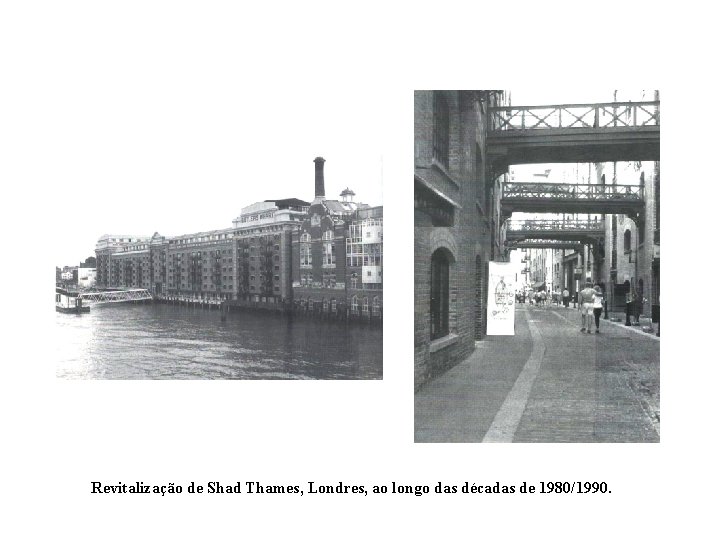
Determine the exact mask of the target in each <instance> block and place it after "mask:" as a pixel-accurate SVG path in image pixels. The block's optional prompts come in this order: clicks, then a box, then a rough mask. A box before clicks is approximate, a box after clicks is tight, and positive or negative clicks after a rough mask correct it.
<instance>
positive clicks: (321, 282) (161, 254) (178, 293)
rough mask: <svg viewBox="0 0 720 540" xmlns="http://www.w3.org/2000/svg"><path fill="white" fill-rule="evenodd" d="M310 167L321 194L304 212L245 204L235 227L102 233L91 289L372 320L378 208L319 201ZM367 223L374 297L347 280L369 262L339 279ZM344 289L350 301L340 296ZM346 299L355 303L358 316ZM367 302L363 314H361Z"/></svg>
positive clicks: (284, 205)
mask: <svg viewBox="0 0 720 540" xmlns="http://www.w3.org/2000/svg"><path fill="white" fill-rule="evenodd" d="M318 160H321V162H320V163H321V164H322V162H324V160H323V159H322V158H317V159H316V160H315V161H316V193H317V191H318V189H320V190H321V191H322V193H323V195H322V197H321V198H319V199H318V197H317V196H316V200H315V201H313V204H312V205H311V204H310V203H307V202H305V201H301V200H299V199H279V200H267V201H263V202H258V203H254V204H252V205H249V206H247V207H244V208H243V209H242V211H241V213H240V215H239V216H238V217H237V218H236V219H235V220H233V227H230V228H226V229H218V230H213V231H206V232H200V233H192V234H186V235H181V236H176V237H164V236H161V235H160V234H158V233H155V234H154V235H153V236H151V237H132V236H127V235H104V236H102V237H101V238H100V239H99V240H98V243H97V245H96V250H95V253H96V259H97V261H98V262H97V268H98V272H97V273H98V279H97V287H98V288H105V289H114V288H125V289H128V288H143V289H148V290H149V291H150V292H151V293H152V294H153V295H154V296H155V297H156V298H158V299H162V300H172V301H174V300H178V301H182V302H193V303H202V304H207V303H213V304H217V303H220V302H224V303H225V304H226V305H229V306H242V307H255V308H265V309H277V310H283V311H290V310H293V309H294V310H296V311H302V312H305V313H308V312H310V314H313V315H326V316H334V317H338V318H347V317H348V316H350V317H351V318H352V317H353V316H355V315H357V317H358V318H361V317H362V316H363V315H365V316H366V318H368V319H377V320H380V319H381V317H382V284H381V277H380V276H381V275H382V270H381V264H382V263H381V257H382V207H378V208H370V207H369V206H368V205H366V204H361V203H355V202H352V200H351V199H352V198H351V197H350V200H347V199H348V197H349V194H352V195H354V193H352V192H351V191H350V190H349V189H347V190H345V191H344V192H343V194H342V195H343V201H334V200H326V199H325V197H324V185H321V186H320V187H318V183H317V182H318V180H319V181H320V183H321V184H324V178H323V176H322V166H321V167H320V170H319V177H318V174H317V172H318V169H317V165H318ZM369 216H372V219H371V218H370V217H369ZM378 216H379V217H378ZM368 219H371V220H372V221H373V223H379V224H380V229H379V231H380V232H379V237H378V235H377V233H376V234H375V236H374V238H375V240H374V242H375V243H376V244H377V243H378V242H379V245H377V246H376V248H377V249H375V250H374V251H375V252H378V253H379V256H378V257H375V259H377V261H375V259H373V261H374V262H377V266H375V267H373V268H371V269H370V270H371V271H372V272H374V275H375V279H376V282H375V283H374V284H373V285H375V288H374V290H373V291H372V293H373V294H372V295H370V294H369V293H368V292H367V291H366V290H365V288H364V287H363V286H359V287H358V286H357V284H356V283H355V282H356V280H357V276H358V275H361V274H358V273H359V272H362V271H363V270H365V271H366V273H367V271H369V270H367V268H370V265H369V263H368V262H366V263H365V266H363V261H360V264H359V266H357V267H356V268H353V270H352V271H351V272H346V261H350V258H349V257H347V258H346V257H345V252H346V250H347V249H349V247H348V246H349V245H350V236H349V235H350V234H351V233H352V231H354V230H355V229H357V228H358V227H360V228H362V226H363V224H364V223H366V222H367V221H368ZM318 224H320V225H318ZM301 231H302V232H301ZM303 234H307V235H309V236H307V237H304V236H303ZM310 237H312V240H309V238H310ZM378 238H379V239H378ZM306 239H307V240H308V242H307V245H308V246H311V248H312V252H311V253H308V257H310V256H311V257H312V259H309V260H307V261H304V262H305V263H310V267H309V270H310V271H309V272H308V271H307V269H306V268H303V269H302V270H303V272H300V270H301V268H300V263H301V261H300V247H301V245H303V242H301V240H306ZM327 246H330V247H329V248H328V247H327ZM311 260H314V261H315V263H316V264H314V265H313V264H312V263H311V262H310V261H311ZM373 261H370V262H373ZM366 267H367V268H366ZM378 274H379V275H378ZM371 279H373V278H372V276H371V277H368V278H366V280H371ZM378 279H379V280H380V281H377V280H378ZM361 283H362V281H361ZM294 291H298V293H300V294H294ZM351 291H355V294H354V295H353V294H351V295H350V296H349V297H348V294H349V293H350V292H351ZM295 300H297V301H295ZM353 302H356V303H357V305H358V306H359V309H358V312H357V313H355V312H354V311H353V307H352V306H353ZM365 303H367V304H368V309H367V310H365V311H363V309H362V308H363V306H364V304H365Z"/></svg>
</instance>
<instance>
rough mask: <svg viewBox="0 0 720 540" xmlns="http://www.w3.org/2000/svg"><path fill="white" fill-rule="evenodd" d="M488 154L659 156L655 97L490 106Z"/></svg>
mask: <svg viewBox="0 0 720 540" xmlns="http://www.w3.org/2000/svg"><path fill="white" fill-rule="evenodd" d="M489 114H490V123H489V128H488V138H487V142H488V157H489V159H490V163H491V166H492V168H493V169H494V170H495V171H496V173H498V174H500V173H502V172H505V171H507V168H508V166H509V165H520V164H526V163H580V162H590V163H599V162H607V161H659V160H660V102H659V101H641V102H632V101H625V102H611V103H591V104H572V105H568V104H563V105H538V106H530V107H490V108H489Z"/></svg>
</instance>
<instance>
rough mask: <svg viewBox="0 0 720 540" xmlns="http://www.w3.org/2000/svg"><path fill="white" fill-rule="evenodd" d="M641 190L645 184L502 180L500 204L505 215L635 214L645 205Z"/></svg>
mask: <svg viewBox="0 0 720 540" xmlns="http://www.w3.org/2000/svg"><path fill="white" fill-rule="evenodd" d="M644 191H645V188H644V186H638V185H618V184H559V183H553V182H504V183H503V184H502V194H501V198H500V206H501V210H502V213H503V215H504V216H509V215H510V214H512V213H513V212H547V213H555V214H563V213H564V214H626V215H628V216H630V217H634V216H637V215H638V214H639V213H640V212H642V210H643V208H644V207H645V197H644Z"/></svg>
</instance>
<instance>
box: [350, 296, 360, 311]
mask: <svg viewBox="0 0 720 540" xmlns="http://www.w3.org/2000/svg"><path fill="white" fill-rule="evenodd" d="M350 312H351V313H354V314H355V315H357V314H358V313H360V306H359V304H358V297H357V296H353V297H352V300H351V301H350Z"/></svg>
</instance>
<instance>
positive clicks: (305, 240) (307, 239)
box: [300, 233, 310, 242]
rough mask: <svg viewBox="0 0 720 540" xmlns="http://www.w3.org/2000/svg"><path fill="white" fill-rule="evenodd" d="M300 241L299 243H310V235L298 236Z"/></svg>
mask: <svg viewBox="0 0 720 540" xmlns="http://www.w3.org/2000/svg"><path fill="white" fill-rule="evenodd" d="M300 241H301V242H309V241H310V235H309V234H308V233H302V234H301V235H300Z"/></svg>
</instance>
